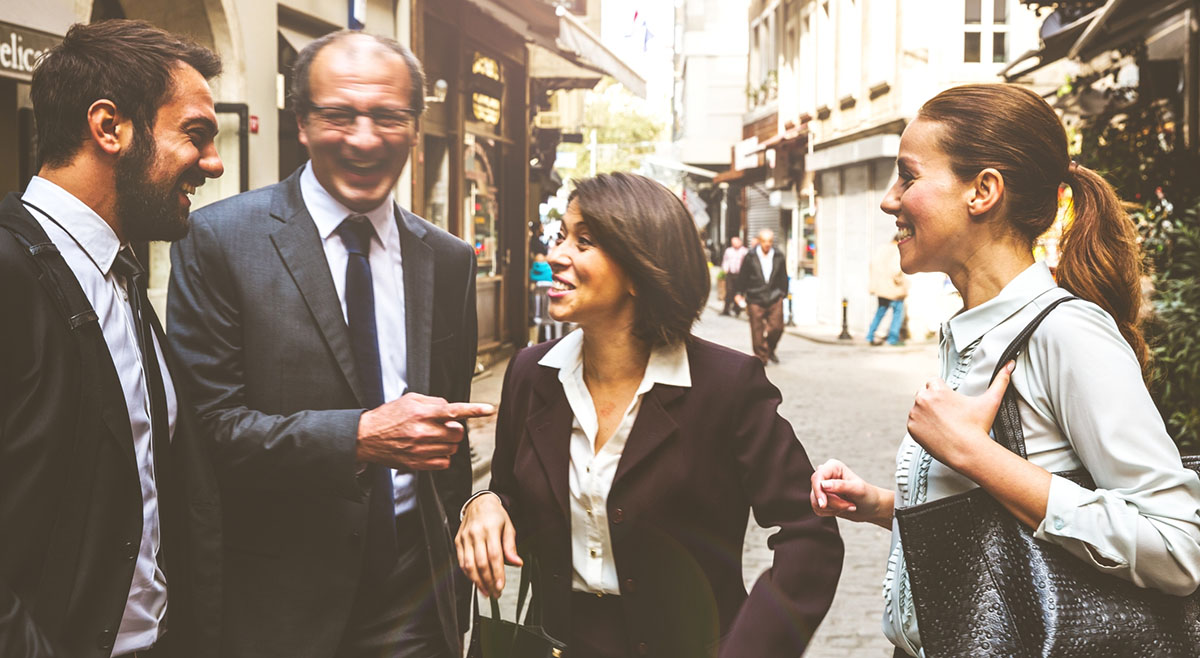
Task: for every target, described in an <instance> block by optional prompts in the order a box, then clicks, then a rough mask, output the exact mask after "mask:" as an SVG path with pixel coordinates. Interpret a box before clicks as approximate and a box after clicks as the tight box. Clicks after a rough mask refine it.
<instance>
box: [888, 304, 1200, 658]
mask: <svg viewBox="0 0 1200 658" xmlns="http://www.w3.org/2000/svg"><path fill="white" fill-rule="evenodd" d="M1071 299H1076V298H1075V297H1066V298H1063V299H1060V300H1056V301H1055V302H1054V303H1053V304H1051V305H1050V306H1049V307H1047V308H1046V309H1045V310H1043V311H1042V312H1041V313H1040V314H1039V315H1038V316H1037V317H1036V318H1034V319H1033V321H1032V322H1030V323H1029V325H1028V326H1026V327H1025V329H1024V330H1022V331H1021V333H1020V334H1019V335H1018V336H1017V337H1016V339H1015V340H1013V342H1012V343H1011V344H1010V345H1009V346H1008V348H1007V349H1006V350H1005V351H1004V354H1003V355H1002V356H1001V357H1000V360H999V362H998V364H997V366H996V371H995V372H993V373H992V377H993V378H995V376H996V373H998V372H999V371H1000V368H1001V367H1003V365H1004V364H1006V363H1008V362H1009V361H1010V360H1012V359H1014V358H1016V356H1017V354H1019V353H1020V351H1021V349H1023V347H1024V345H1025V343H1026V341H1028V339H1029V336H1030V334H1032V333H1033V331H1034V329H1036V328H1037V326H1038V325H1039V324H1040V323H1041V321H1042V320H1043V319H1044V318H1045V317H1046V315H1047V314H1048V313H1050V311H1052V310H1053V309H1054V308H1055V307H1057V306H1058V304H1060V303H1062V302H1065V301H1069V300H1071ZM1015 396H1016V393H1015V392H1014V391H1013V389H1012V388H1011V387H1010V388H1009V389H1008V391H1007V392H1006V393H1005V395H1004V401H1003V403H1002V404H1001V405H1000V411H999V413H997V415H996V420H995V422H994V424H993V426H992V434H993V436H994V438H995V440H996V441H997V442H999V443H1001V444H1002V445H1004V446H1005V447H1007V448H1008V449H1009V450H1011V451H1013V452H1015V453H1017V454H1018V455H1020V456H1021V457H1023V458H1024V457H1025V456H1026V454H1025V438H1024V434H1023V433H1022V431H1021V416H1020V412H1019V410H1018V408H1017V402H1016V397H1015ZM1183 462H1184V465H1185V466H1186V467H1188V468H1190V469H1192V470H1196V471H1200V457H1186V458H1184V460H1183ZM1056 475H1060V476H1062V477H1065V478H1067V479H1069V480H1071V481H1073V482H1076V483H1078V484H1080V485H1083V486H1085V487H1088V488H1095V484H1094V483H1093V482H1092V479H1091V477H1090V476H1089V475H1088V473H1087V472H1086V471H1083V470H1079V471H1071V472H1067V473H1057V474H1056ZM896 518H897V520H898V522H899V525H900V539H901V542H902V543H903V545H904V559H905V562H906V563H907V566H908V577H909V581H910V584H911V586H912V594H913V603H914V606H915V607H916V613H917V626H918V628H919V629H920V634H921V645H922V648H923V650H924V651H925V655H926V656H927V658H941V657H949V656H954V657H958V656H984V657H989V656H995V657H997V658H998V657H1000V656H1003V657H1004V658H1034V657H1038V656H1055V657H1064V658H1066V657H1076V656H1078V657H1080V658H1085V657H1086V658H1099V657H1107V656H1113V657H1117V656H1119V657H1121V658H1138V657H1142V656H1145V657H1151V656H1153V657H1167V658H1174V657H1176V656H1177V657H1179V658H1196V657H1197V656H1200V593H1193V594H1192V595H1191V596H1187V597H1177V596H1171V595H1168V594H1163V593H1162V592H1159V591H1156V590H1150V589H1143V588H1140V587H1136V586H1134V585H1133V584H1132V583H1129V582H1127V581H1125V580H1121V579H1119V578H1117V577H1115V576H1110V575H1107V574H1104V573H1101V572H1099V571H1097V570H1096V569H1095V568H1093V567H1092V566H1091V565H1089V564H1086V563H1085V562H1084V561H1083V560H1081V559H1079V558H1077V557H1075V556H1074V555H1071V554H1070V553H1068V552H1067V551H1066V550H1064V549H1063V548H1062V547H1060V546H1056V545H1054V544H1050V543H1048V542H1044V541H1040V540H1038V539H1035V538H1034V537H1033V531H1032V530H1030V529H1029V528H1028V527H1027V526H1025V525H1024V524H1023V523H1021V522H1020V521H1018V520H1017V519H1016V518H1015V517H1014V516H1012V515H1011V514H1009V513H1008V511H1007V510H1005V509H1004V507H1003V506H1002V505H1001V504H1000V503H999V502H997V501H996V500H995V499H994V498H992V497H991V496H990V495H988V493H987V492H985V491H983V490H982V489H976V490H973V491H969V492H966V493H962V494H958V495H956V496H951V497H948V498H944V499H941V500H936V501H932V502H928V503H924V504H921V505H914V506H912V507H906V508H901V509H897V510H896Z"/></svg>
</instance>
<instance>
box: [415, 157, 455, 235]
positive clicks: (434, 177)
mask: <svg viewBox="0 0 1200 658" xmlns="http://www.w3.org/2000/svg"><path fill="white" fill-rule="evenodd" d="M421 141H423V142H424V149H425V169H424V171H425V219H427V220H429V221H430V222H432V223H433V224H435V225H436V226H438V227H440V228H443V229H446V230H449V215H450V149H449V145H448V140H447V139H446V138H445V137H438V136H435V135H425V137H424V138H423V139H422V140H421Z"/></svg>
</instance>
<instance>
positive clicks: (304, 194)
mask: <svg viewBox="0 0 1200 658" xmlns="http://www.w3.org/2000/svg"><path fill="white" fill-rule="evenodd" d="M300 196H301V198H303V199H304V206H305V208H307V209H308V214H309V215H311V216H312V218H313V223H314V224H316V225H317V233H318V234H319V235H320V236H321V240H322V241H324V240H325V239H326V238H328V237H329V234H330V233H333V232H334V230H336V229H337V227H338V226H340V225H341V223H342V221H343V220H345V219H346V218H347V217H349V216H350V215H365V216H366V217H367V219H369V220H370V221H371V226H373V227H374V228H375V235H376V237H378V238H379V240H380V242H382V243H383V244H384V245H385V246H386V245H388V244H390V241H389V240H388V238H390V237H391V235H392V233H393V232H394V231H396V230H398V229H397V228H396V206H395V204H393V203H392V200H391V197H388V198H387V199H384V201H383V203H381V204H379V207H377V208H374V209H372V210H369V211H367V212H365V213H359V212H354V211H353V210H350V209H349V208H347V207H346V206H343V205H342V204H341V202H340V201H338V200H337V199H335V198H333V195H332V194H330V193H329V191H328V190H326V189H325V186H323V185H321V182H320V181H318V180H317V175H316V174H314V173H313V168H312V161H309V162H308V164H306V165H304V171H303V172H301V173H300Z"/></svg>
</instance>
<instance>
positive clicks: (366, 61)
mask: <svg viewBox="0 0 1200 658" xmlns="http://www.w3.org/2000/svg"><path fill="white" fill-rule="evenodd" d="M309 86H310V95H311V102H312V105H313V106H315V107H319V108H331V109H335V110H336V111H337V113H341V114H345V113H346V112H350V113H373V114H375V115H376V116H395V115H404V114H405V113H407V112H409V111H410V109H411V108H409V103H410V102H411V99H412V81H411V78H410V75H409V71H408V66H407V65H406V64H405V62H404V59H403V58H402V57H401V56H400V55H399V54H397V53H395V52H393V51H391V50H389V49H388V48H386V47H384V46H382V45H380V44H378V43H376V42H375V41H374V40H373V39H370V38H369V37H366V36H352V37H347V38H345V39H341V40H339V41H335V42H333V43H331V44H329V45H328V46H325V47H324V48H323V49H321V51H320V52H318V53H317V55H316V57H315V58H314V59H313V62H312V68H311V69H310V71H309ZM298 122H299V126H300V143H301V144H304V145H305V146H306V147H308V154H309V157H310V158H311V159H312V167H313V173H314V174H315V175H316V177H317V180H318V181H320V183H321V186H322V187H324V188H325V189H326V191H328V192H329V193H330V195H332V196H333V198H335V199H337V200H338V201H339V202H340V203H341V204H342V205H344V206H346V207H347V208H349V209H350V210H353V211H355V212H368V211H370V210H373V209H375V208H377V207H379V205H380V204H382V203H383V202H384V201H385V200H386V199H387V198H388V196H389V195H390V194H391V191H392V188H394V187H395V185H396V180H397V179H399V178H400V172H402V171H403V170H404V165H405V164H407V163H408V154H409V151H411V150H412V147H413V145H414V143H415V142H416V135H417V124H416V122H415V121H412V122H411V123H408V124H406V125H402V126H380V125H377V123H376V121H375V120H374V119H372V118H371V117H369V116H366V115H365V114H358V115H357V116H355V117H354V118H353V119H352V122H351V123H350V124H349V125H341V123H340V122H335V121H330V120H327V119H326V118H323V112H321V111H318V110H313V111H310V112H308V114H307V115H305V116H301V117H299V118H298Z"/></svg>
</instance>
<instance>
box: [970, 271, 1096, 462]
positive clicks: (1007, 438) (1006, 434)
mask: <svg viewBox="0 0 1200 658" xmlns="http://www.w3.org/2000/svg"><path fill="white" fill-rule="evenodd" d="M1076 299H1079V298H1078V297H1076V296H1074V295H1067V296H1066V297H1061V298H1059V299H1056V300H1054V301H1053V302H1050V304H1049V305H1047V306H1046V308H1044V309H1042V310H1041V312H1039V313H1038V314H1037V316H1035V317H1034V318H1033V319H1032V320H1030V321H1029V324H1027V325H1025V328H1024V329H1021V331H1020V332H1019V333H1018V334H1017V337H1016V338H1013V339H1012V342H1011V343H1009V344H1008V347H1006V348H1004V352H1003V353H1001V354H1000V359H999V360H998V361H997V362H996V368H995V369H994V370H992V377H991V379H990V380H989V381H995V379H996V375H998V374H1000V369H1001V368H1003V367H1004V365H1005V364H1006V363H1008V362H1009V361H1012V360H1013V359H1016V358H1017V356H1018V355H1020V354H1021V352H1022V351H1023V350H1024V349H1025V346H1026V344H1027V343H1028V342H1029V337H1030V336H1032V335H1033V332H1034V330H1036V329H1037V328H1038V325H1040V324H1042V320H1045V319H1046V316H1047V315H1050V312H1051V311H1053V310H1054V309H1056V308H1058V305H1059V304H1062V303H1063V302H1069V301H1072V300H1076ZM1016 395H1017V394H1016V392H1015V391H1014V390H1013V389H1012V387H1011V386H1010V387H1009V389H1008V390H1007V391H1005V392H1004V400H1003V401H1002V402H1001V403H1000V409H999V411H997V412H996V420H995V421H993V423H992V438H993V439H995V441H996V442H997V443H999V444H1000V445H1002V446H1004V447H1006V448H1008V449H1009V450H1010V451H1012V452H1014V453H1016V454H1018V455H1020V456H1021V458H1022V459H1025V458H1026V452H1025V433H1024V432H1023V431H1022V430H1021V410H1020V408H1018V407H1017V397H1016Z"/></svg>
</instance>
